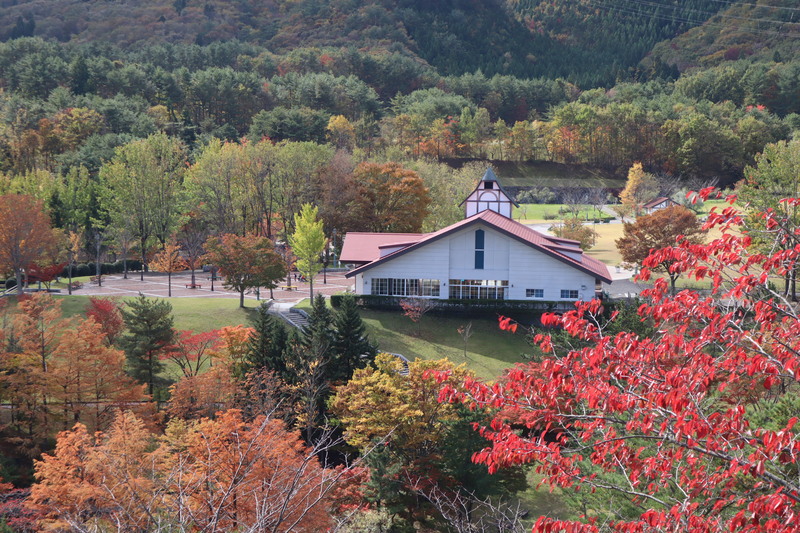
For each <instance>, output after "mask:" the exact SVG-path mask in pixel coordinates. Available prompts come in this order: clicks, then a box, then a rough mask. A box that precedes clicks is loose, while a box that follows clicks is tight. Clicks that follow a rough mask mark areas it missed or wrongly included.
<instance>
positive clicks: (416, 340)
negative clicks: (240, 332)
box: [57, 296, 533, 379]
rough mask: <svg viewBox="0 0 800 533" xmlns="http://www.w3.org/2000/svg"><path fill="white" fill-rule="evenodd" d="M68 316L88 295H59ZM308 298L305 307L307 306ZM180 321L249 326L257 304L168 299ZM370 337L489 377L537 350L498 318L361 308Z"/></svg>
mask: <svg viewBox="0 0 800 533" xmlns="http://www.w3.org/2000/svg"><path fill="white" fill-rule="evenodd" d="M57 298H59V299H60V300H61V301H62V302H63V304H62V309H63V311H64V315H65V316H75V315H80V314H83V313H84V311H85V309H86V306H87V304H88V297H86V296H58V297H57ZM307 302H308V300H304V301H303V303H302V304H301V306H300V307H302V308H306V309H307V308H308V303H307ZM169 303H170V305H172V309H173V315H174V317H175V328H176V329H178V330H192V331H195V332H200V331H210V330H212V329H218V328H221V327H223V326H232V325H237V324H245V325H249V324H250V320H251V317H252V316H253V314H254V313H255V308H256V304H255V302H248V303H249V304H250V307H247V308H245V309H240V308H239V307H238V303H239V302H238V300H237V299H235V298H233V299H227V298H172V299H171V300H169ZM361 315H362V317H363V319H364V322H365V323H366V325H367V329H368V333H369V336H370V339H372V341H373V342H376V343H378V348H379V349H380V350H382V351H386V352H393V353H400V354H403V355H404V356H406V357H408V358H409V359H412V360H413V359H416V358H422V359H441V358H442V357H447V358H449V359H450V360H451V361H453V362H455V363H458V364H460V363H466V365H467V366H468V367H469V368H470V369H472V370H474V371H475V373H476V374H477V375H478V376H480V377H482V378H484V379H495V378H497V377H498V376H499V375H500V374H501V373H502V371H503V370H504V369H505V368H508V367H510V366H513V365H514V364H515V363H520V362H524V361H525V360H526V359H525V358H524V357H523V354H530V353H532V351H533V348H531V347H530V346H529V345H528V344H527V343H526V342H525V339H524V336H523V335H522V334H521V333H518V334H516V335H513V334H510V333H507V332H503V331H500V329H498V327H497V320H496V318H493V317H492V318H479V319H474V318H473V319H467V318H453V317H446V316H441V315H433V314H430V315H426V316H424V317H423V318H422V321H421V322H420V327H419V334H417V325H416V324H414V323H413V322H411V320H409V319H408V318H406V317H405V316H403V315H402V314H401V313H400V312H399V311H396V312H395V311H371V310H362V311H361ZM470 322H472V331H473V335H472V337H471V338H470V340H469V342H468V344H467V357H466V359H465V358H464V341H463V339H462V338H461V336H460V335H459V333H458V328H459V327H461V326H462V325H466V324H468V323H470Z"/></svg>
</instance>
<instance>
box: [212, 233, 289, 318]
mask: <svg viewBox="0 0 800 533" xmlns="http://www.w3.org/2000/svg"><path fill="white" fill-rule="evenodd" d="M206 249H207V250H208V255H207V257H208V260H209V261H211V262H212V263H213V264H214V265H215V266H217V267H219V270H220V272H222V275H223V276H225V281H224V285H225V287H226V288H228V289H232V290H235V291H236V292H238V293H239V307H244V291H246V290H248V289H256V288H259V287H266V288H274V287H275V286H276V282H277V281H278V280H280V279H282V278H283V277H284V276H285V275H286V266H285V264H284V261H283V258H281V256H280V255H278V253H277V252H276V251H275V247H274V246H273V244H272V241H270V240H269V239H267V238H266V237H257V236H255V235H245V236H239V235H234V234H231V233H228V234H226V235H223V236H221V237H218V238H217V237H214V238H211V239H209V240H208V243H207V244H206Z"/></svg>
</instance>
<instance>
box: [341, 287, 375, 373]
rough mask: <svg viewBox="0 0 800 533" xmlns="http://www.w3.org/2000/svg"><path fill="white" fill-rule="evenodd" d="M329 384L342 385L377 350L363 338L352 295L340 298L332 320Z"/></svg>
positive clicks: (358, 314)
mask: <svg viewBox="0 0 800 533" xmlns="http://www.w3.org/2000/svg"><path fill="white" fill-rule="evenodd" d="M333 331H334V333H333V350H332V356H331V370H330V378H331V381H332V382H334V383H336V382H345V381H347V380H349V379H350V377H351V376H352V375H353V371H354V370H355V369H357V368H364V367H365V366H367V364H368V363H369V362H370V361H372V360H373V359H374V358H375V355H376V353H377V348H376V347H375V345H373V344H372V343H371V342H370V341H369V338H368V337H367V335H366V326H365V325H364V321H363V320H361V314H360V313H359V312H358V306H357V305H356V299H355V297H354V296H353V295H352V294H348V295H346V296H345V297H344V298H342V304H341V306H340V307H339V309H338V310H337V311H336V313H335V315H334V318H333Z"/></svg>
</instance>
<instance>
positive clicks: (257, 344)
mask: <svg viewBox="0 0 800 533" xmlns="http://www.w3.org/2000/svg"><path fill="white" fill-rule="evenodd" d="M253 329H254V330H255V334H254V335H253V337H252V338H251V339H250V346H249V349H248V353H247V368H246V371H253V370H262V369H267V370H271V371H273V372H275V373H276V374H277V375H278V376H280V377H282V378H283V377H284V376H285V375H286V362H285V361H284V359H283V353H284V350H285V349H286V343H287V340H288V333H287V332H286V327H285V326H284V325H283V323H282V322H280V321H279V320H278V319H277V318H275V317H274V316H273V315H271V314H269V305H266V304H261V306H260V307H259V308H258V310H257V313H256V318H255V320H253Z"/></svg>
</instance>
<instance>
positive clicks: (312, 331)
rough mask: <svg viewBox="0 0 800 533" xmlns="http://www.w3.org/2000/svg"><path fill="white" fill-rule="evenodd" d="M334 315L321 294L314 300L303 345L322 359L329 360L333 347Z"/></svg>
mask: <svg viewBox="0 0 800 533" xmlns="http://www.w3.org/2000/svg"><path fill="white" fill-rule="evenodd" d="M332 325H333V314H332V313H331V310H330V309H328V306H327V304H326V302H325V297H324V296H322V295H321V294H317V296H316V297H315V298H314V299H313V300H312V303H311V312H310V313H309V314H308V325H307V326H306V327H304V328H303V332H302V339H303V343H304V344H305V345H306V347H308V349H309V350H310V351H312V352H313V353H316V354H318V355H319V356H320V357H324V358H326V359H327V358H328V356H329V354H330V352H331V348H332V346H333V328H332Z"/></svg>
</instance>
